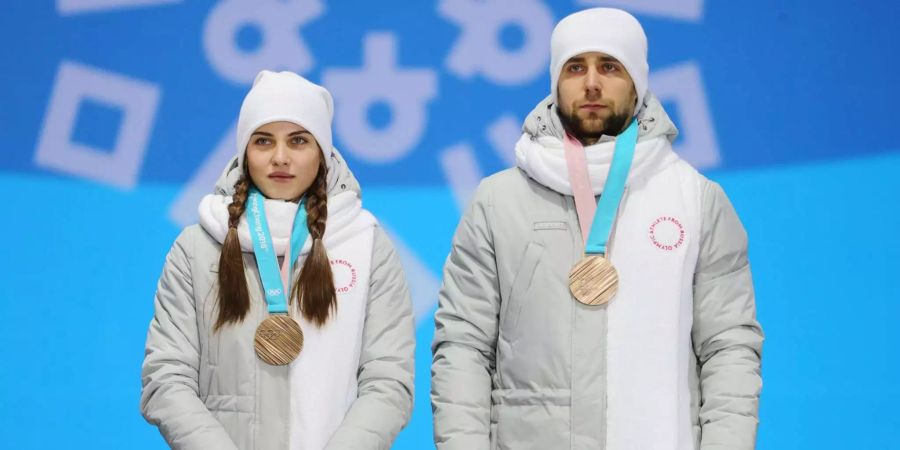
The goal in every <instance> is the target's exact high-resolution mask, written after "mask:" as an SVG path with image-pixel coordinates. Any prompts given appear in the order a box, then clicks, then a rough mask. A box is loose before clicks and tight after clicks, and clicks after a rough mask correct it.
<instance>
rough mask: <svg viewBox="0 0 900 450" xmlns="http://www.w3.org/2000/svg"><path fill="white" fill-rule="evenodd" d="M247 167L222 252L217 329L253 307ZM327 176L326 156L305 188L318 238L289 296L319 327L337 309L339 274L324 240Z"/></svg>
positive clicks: (234, 198) (239, 318) (311, 225)
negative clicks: (244, 237)
mask: <svg viewBox="0 0 900 450" xmlns="http://www.w3.org/2000/svg"><path fill="white" fill-rule="evenodd" d="M244 167H245V169H244V174H242V175H241V177H240V179H238V181H237V183H235V185H234V195H233V196H232V200H231V204H229V205H228V234H227V235H226V236H225V242H224V243H223V244H222V253H221V255H220V256H219V293H218V303H219V308H218V310H219V314H218V318H217V319H216V324H215V326H214V328H213V329H214V330H215V331H218V330H219V329H220V328H221V327H222V326H224V325H227V324H229V323H238V322H241V321H242V320H244V317H246V316H247V312H248V311H249V310H250V292H249V289H248V287H247V278H246V275H245V273H244V260H243V256H242V255H241V243H240V240H239V239H238V233H237V227H238V224H239V223H240V220H241V216H242V215H243V214H244V212H245V210H246V208H247V194H248V191H249V190H250V185H251V182H250V175H249V173H247V169H246V165H245V166H244ZM327 179H328V172H327V168H326V167H325V159H324V158H321V159H320V160H319V171H318V173H317V175H316V178H315V180H313V183H312V185H311V186H310V187H309V189H307V190H306V214H307V216H306V226H307V228H308V229H309V236H310V238H311V239H312V240H313V241H312V249H311V250H310V252H309V256H308V257H307V258H306V261H305V262H304V263H303V267H302V268H301V269H300V275H299V276H298V278H297V282H296V283H294V287H293V289H292V291H291V297H290V298H291V301H293V300H294V299H297V302H298V304H299V305H300V311H301V312H302V313H303V316H304V317H306V319H307V320H309V321H310V322H313V323H314V324H316V325H317V326H322V325H324V324H325V323H326V322H327V321H328V318H329V316H330V315H331V313H332V312H335V311H337V293H336V292H335V290H334V276H333V274H332V272H331V263H330V261H329V260H328V254H327V253H326V251H325V244H323V243H322V238H323V237H324V236H325V223H326V221H327V220H328V204H327V200H328V197H327V195H328V193H327ZM287 257H290V256H289V255H288V256H287Z"/></svg>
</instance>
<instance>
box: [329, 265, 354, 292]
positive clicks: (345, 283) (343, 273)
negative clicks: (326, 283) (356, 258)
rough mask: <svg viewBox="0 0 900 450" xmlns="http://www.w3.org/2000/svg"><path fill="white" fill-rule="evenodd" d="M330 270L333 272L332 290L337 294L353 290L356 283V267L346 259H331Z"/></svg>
mask: <svg viewBox="0 0 900 450" xmlns="http://www.w3.org/2000/svg"><path fill="white" fill-rule="evenodd" d="M331 272H332V273H333V274H334V290H335V293H337V294H338V295H340V294H346V293H348V292H350V291H351V290H353V288H355V287H356V285H357V283H358V279H359V278H358V277H357V274H356V267H354V266H353V264H352V263H351V262H350V261H348V260H346V259H332V260H331Z"/></svg>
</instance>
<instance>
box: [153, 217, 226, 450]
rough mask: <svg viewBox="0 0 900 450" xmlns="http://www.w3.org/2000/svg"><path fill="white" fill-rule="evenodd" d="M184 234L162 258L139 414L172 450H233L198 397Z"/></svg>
mask: <svg viewBox="0 0 900 450" xmlns="http://www.w3.org/2000/svg"><path fill="white" fill-rule="evenodd" d="M188 241H189V239H188V237H187V235H186V233H184V232H183V233H182V234H181V236H179V237H178V239H177V240H176V241H175V244H174V245H173V246H172V249H171V250H170V251H169V254H168V256H166V264H165V266H164V267H163V273H162V276H161V277H160V279H159V285H158V287H157V290H156V300H155V313H154V316H153V320H152V321H151V322H150V330H149V331H148V332H147V347H146V350H145V353H144V364H143V366H142V368H141V382H142V386H143V387H142V390H141V413H142V414H143V416H144V418H145V419H147V421H148V422H150V423H152V424H154V425H156V426H157V427H159V432H160V433H161V434H162V436H163V438H165V440H166V442H167V443H168V444H169V446H170V447H172V448H173V449H183V450H192V449H197V450H200V449H209V448H216V449H235V450H236V449H237V447H236V446H235V445H234V443H233V442H232V441H231V438H230V437H229V436H228V434H227V433H226V432H225V430H224V429H223V428H222V425H221V424H220V423H219V422H218V421H217V420H216V419H215V418H214V417H213V416H212V414H210V412H209V410H208V409H207V408H206V406H205V405H204V403H203V402H202V401H201V400H200V397H199V388H198V381H197V379H198V374H199V365H200V350H199V338H198V331H197V319H196V313H195V308H194V297H193V294H192V287H191V275H190V264H189V256H188V251H187V250H186V248H185V247H188V248H189V243H188Z"/></svg>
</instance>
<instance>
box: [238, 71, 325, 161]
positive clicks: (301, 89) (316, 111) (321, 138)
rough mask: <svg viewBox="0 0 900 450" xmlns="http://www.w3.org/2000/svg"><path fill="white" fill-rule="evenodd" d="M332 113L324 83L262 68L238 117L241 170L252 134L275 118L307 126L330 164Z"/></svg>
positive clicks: (294, 74) (277, 120)
mask: <svg viewBox="0 0 900 450" xmlns="http://www.w3.org/2000/svg"><path fill="white" fill-rule="evenodd" d="M333 115H334V102H333V100H332V99H331V94H330V93H328V90H326V89H325V88H323V87H322V86H319V85H317V84H315V83H312V82H311V81H309V80H307V79H306V78H303V77H301V76H300V75H297V74H296V73H293V72H271V71H268V70H263V71H262V72H260V73H259V74H258V75H257V76H256V80H254V81H253V87H252V88H251V89H250V92H249V93H247V97H245V98H244V103H243V104H242V105H241V114H240V116H239V117H238V125H237V151H238V160H237V162H238V169H240V171H239V172H238V173H240V172H241V171H243V168H244V155H245V153H246V152H247V143H249V142H250V136H251V135H252V134H253V132H254V131H256V129H257V128H259V127H261V126H263V125H265V124H267V123H272V122H291V123H295V124H297V125H300V126H301V127H303V128H306V130H307V131H309V132H310V133H311V134H312V135H313V137H314V138H315V139H316V142H318V144H319V148H321V149H322V155H323V156H324V157H325V163H326V165H327V166H330V164H331V153H332V144H331V119H332V117H333ZM329 168H330V167H329Z"/></svg>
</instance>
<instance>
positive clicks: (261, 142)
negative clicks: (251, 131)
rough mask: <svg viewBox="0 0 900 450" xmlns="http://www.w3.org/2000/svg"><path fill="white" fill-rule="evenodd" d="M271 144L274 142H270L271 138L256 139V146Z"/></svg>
mask: <svg viewBox="0 0 900 450" xmlns="http://www.w3.org/2000/svg"><path fill="white" fill-rule="evenodd" d="M270 143H272V141H270V140H269V138H264V137H261V138H256V145H269V144H270Z"/></svg>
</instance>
